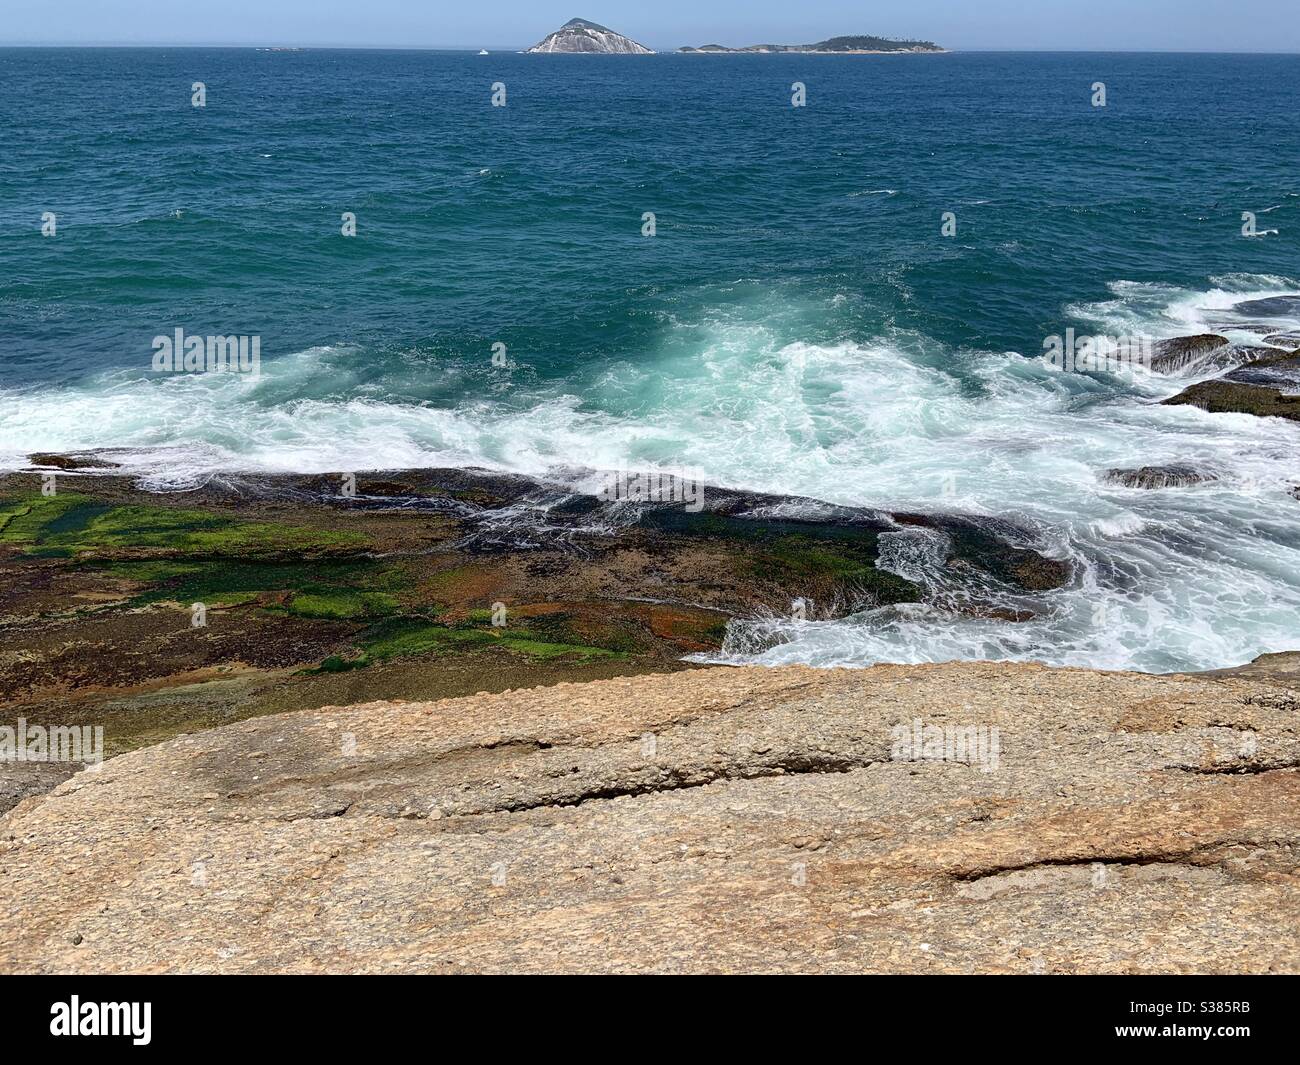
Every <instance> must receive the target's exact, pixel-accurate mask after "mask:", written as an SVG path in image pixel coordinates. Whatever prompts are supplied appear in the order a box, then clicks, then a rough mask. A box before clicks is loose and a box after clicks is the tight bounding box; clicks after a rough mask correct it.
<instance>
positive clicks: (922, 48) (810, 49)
mask: <svg viewBox="0 0 1300 1065" xmlns="http://www.w3.org/2000/svg"><path fill="white" fill-rule="evenodd" d="M678 51H679V52H691V53H695V54H700V53H704V54H708V55H718V54H726V55H739V54H768V53H774V52H806V53H811V54H813V55H887V54H890V53H894V52H945V51H947V49H946V48H940V47H939V46H938V45H937V44H935V43H934V42H933V41H894V40H890V39H889V38H887V37H873V36H871V35H869V34H866V35H858V36H848V37H831V38H828V39H827V40H824V41H818V42H817V43H816V44H751V45H749V46H747V47H745V48H727V47H725V46H723V45H721V44H705V45H701V46H700V47H698V48H679V49H678Z"/></svg>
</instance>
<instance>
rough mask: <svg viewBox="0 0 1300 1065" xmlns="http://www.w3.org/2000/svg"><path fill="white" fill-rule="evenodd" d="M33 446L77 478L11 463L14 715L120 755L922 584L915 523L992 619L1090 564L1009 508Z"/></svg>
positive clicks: (652, 667) (624, 664)
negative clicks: (190, 465)
mask: <svg viewBox="0 0 1300 1065" xmlns="http://www.w3.org/2000/svg"><path fill="white" fill-rule="evenodd" d="M82 458H83V459H85V458H89V459H96V458H98V459H99V460H100V461H104V462H112V461H113V457H112V456H111V455H108V456H83V457H82ZM37 459H39V460H40V462H37V461H35V460H37ZM33 466H35V467H37V468H39V469H54V470H57V471H59V472H58V473H57V475H56V480H57V492H56V494H55V495H53V496H45V495H42V494H41V487H42V483H43V482H42V477H41V475H40V474H39V473H31V474H22V475H11V476H9V477H7V478H4V479H0V577H3V580H0V633H3V637H4V643H3V649H0V691H2V692H3V693H4V694H3V718H2V719H0V724H3V723H5V722H12V721H13V720H15V719H17V718H18V717H23V718H24V719H25V720H28V721H30V722H32V723H33V724H40V725H71V724H78V725H91V726H94V725H99V726H102V727H103V728H104V730H105V740H106V743H107V746H108V751H109V753H110V754H116V753H120V752H122V751H125V750H130V749H133V748H136V747H139V746H142V745H147V744H150V743H156V742H158V741H160V740H162V739H165V738H167V737H168V736H171V735H175V734H176V733H177V732H181V731H191V730H194V729H202V728H211V727H214V726H217V725H221V724H226V723H229V722H231V721H236V720H240V719H242V718H246V717H252V716H258V715H262V714H268V713H275V712H279V711H288V710H299V709H310V708H312V707H316V706H322V705H328V704H331V703H333V704H343V703H349V702H357V701H361V702H365V701H372V700H374V699H376V698H385V699H436V698H442V697H446V696H456V695H467V694H472V693H474V692H478V691H482V690H489V689H490V690H501V689H504V688H518V687H531V686H535V685H539V684H547V683H555V682H557V681H561V680H594V679H599V678H602V677H612V676H618V675H629V674H640V673H646V672H663V671H671V670H681V669H687V668H691V667H690V666H689V665H688V664H687V663H686V662H684V661H683V658H684V657H685V656H687V655H691V654H694V653H700V652H710V651H717V650H718V649H719V648H721V647H722V646H723V642H724V638H725V635H726V631H727V626H728V624H729V622H731V621H732V620H733V619H745V618H756V617H770V616H772V615H774V614H780V615H786V614H788V612H789V611H790V610H791V609H792V604H793V603H794V602H795V601H796V600H798V601H800V602H801V606H802V608H803V609H806V611H807V614H808V616H810V617H816V618H823V617H837V616H842V615H844V614H847V613H850V612H853V611H856V610H860V609H863V608H864V607H875V606H887V605H891V604H898V603H912V602H920V601H924V600H925V599H926V598H927V597H928V596H930V595H932V594H934V593H933V591H932V589H930V588H928V587H923V586H922V585H921V584H919V583H917V582H914V581H912V580H909V579H906V578H904V577H901V576H899V575H897V574H896V573H894V572H891V571H890V570H888V569H886V568H882V567H881V566H879V565H877V563H878V561H879V560H880V552H881V549H882V539H881V538H882V537H884V536H890V535H897V534H898V533H899V532H900V531H903V530H910V529H916V530H918V531H919V530H921V529H925V530H926V532H927V535H930V536H932V537H933V538H934V540H935V544H936V551H937V563H936V564H937V565H938V566H939V567H940V568H941V570H942V575H943V578H944V589H945V591H944V594H945V595H947V596H948V600H949V601H950V602H956V603H957V606H958V608H961V609H967V610H969V611H970V612H972V613H979V614H980V615H981V616H995V615H993V614H992V613H991V612H993V611H997V610H1003V611H1010V612H1011V614H1012V616H1014V617H1031V616H1033V615H1032V609H1033V601H1034V597H1035V596H1037V595H1041V594H1043V593H1046V592H1050V591H1051V590H1052V589H1054V588H1056V587H1059V586H1060V585H1061V584H1063V583H1065V582H1066V581H1068V580H1070V579H1071V573H1070V570H1069V567H1068V565H1066V564H1065V563H1063V562H1061V561H1059V560H1056V559H1052V558H1049V557H1046V556H1044V555H1043V554H1041V553H1040V551H1039V550H1037V549H1036V547H1035V538H1034V534H1033V533H1032V531H1031V530H1027V529H1024V528H1020V527H1018V526H1016V525H1015V524H1013V523H1010V522H1004V521H999V520H997V519H992V518H975V517H967V516H962V515H945V514H938V515H925V514H909V515H890V514H886V513H883V512H878V511H871V510H862V509H854V508H844V507H833V506H828V505H827V504H824V503H820V502H817V501H815V500H807V499H789V498H781V497H774V496H764V495H758V494H753V493H745V492H734V491H724V490H720V489H712V488H709V487H708V486H700V487H701V490H702V495H701V498H700V499H699V500H698V503H699V505H698V506H695V505H686V504H684V503H681V502H678V503H631V502H623V503H611V502H606V501H602V500H600V499H598V498H596V497H594V496H591V495H583V494H581V493H580V492H577V491H576V490H575V489H574V488H573V486H572V484H566V483H560V482H543V481H538V480H534V479H531V478H526V477H518V476H513V475H508V474H499V473H492V472H488V471H473V470H416V471H402V470H397V471H381V472H376V473H370V474H360V475H357V477H356V479H355V484H350V483H349V484H346V489H345V483H346V479H345V478H344V477H343V476H342V475H337V476H326V475H321V476H285V477H249V476H233V475H232V476H225V477H220V478H213V479H211V480H209V481H208V482H207V483H205V484H203V485H201V486H197V487H194V488H193V489H192V490H189V491H186V492H176V493H167V494H156V493H149V492H144V491H141V490H140V489H139V488H137V487H136V486H135V485H134V483H133V482H132V480H131V479H130V478H127V477H123V476H118V475H114V474H112V473H97V474H89V473H85V474H83V473H80V472H68V471H69V470H70V467H69V466H68V465H67V464H64V463H61V462H60V456H45V455H42V456H33ZM963 589H965V590H967V592H968V594H966V595H965V596H964V597H962V595H960V594H956V593H960V592H961V591H962V590H963ZM954 590H956V593H955V592H954ZM954 595H955V598H954ZM1026 599H1027V600H1028V602H1026V601H1025V600H1026ZM996 616H1003V615H996ZM6 773H7V769H6V767H5V766H4V765H0V806H3V805H4V804H6V803H10V800H9V799H6V798H5V795H6V794H9V792H6V791H5V789H4V786H3V783H2V782H3V780H4V779H5V776H6ZM17 788H18V785H17V784H15V785H14V789H17ZM18 793H19V792H18V790H13V791H12V794H11V795H10V798H11V799H12V800H13V801H16V796H17V795H18ZM24 793H25V792H24ZM10 804H11V803H10Z"/></svg>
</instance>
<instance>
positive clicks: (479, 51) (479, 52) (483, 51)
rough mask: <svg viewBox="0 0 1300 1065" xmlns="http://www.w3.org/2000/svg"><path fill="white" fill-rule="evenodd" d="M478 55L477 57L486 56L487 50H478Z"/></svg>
mask: <svg viewBox="0 0 1300 1065" xmlns="http://www.w3.org/2000/svg"><path fill="white" fill-rule="evenodd" d="M478 54H479V55H487V54H488V50H487V49H486V48H480V49H479V50H478Z"/></svg>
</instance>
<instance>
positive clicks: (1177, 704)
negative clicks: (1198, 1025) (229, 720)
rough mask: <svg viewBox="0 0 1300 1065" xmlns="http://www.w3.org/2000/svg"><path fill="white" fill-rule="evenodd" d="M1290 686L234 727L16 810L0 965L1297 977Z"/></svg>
mask: <svg viewBox="0 0 1300 1065" xmlns="http://www.w3.org/2000/svg"><path fill="white" fill-rule="evenodd" d="M1288 661H1289V660H1288ZM1285 664H1286V663H1283V665H1285ZM1296 676H1300V674H1296V673H1295V671H1294V670H1292V669H1289V668H1287V669H1284V668H1281V667H1279V668H1276V669H1259V670H1255V671H1246V672H1242V673H1237V674H1233V673H1227V674H1220V675H1215V676H1213V677H1200V678H1194V677H1153V676H1146V675H1139V674H1119V673H1096V672H1090V671H1085V670H1052V669H1047V668H1044V667H1040V666H1036V665H1008V664H988V663H964V664H962V663H954V664H948V665H932V666H879V667H875V668H873V669H868V670H862V671H846V670H834V671H819V670H813V669H808V668H804V667H792V668H785V669H775V670H763V669H759V668H746V669H726V668H720V669H710V670H697V671H691V672H685V673H676V674H672V675H665V676H654V677H629V678H618V679H613V680H605V681H597V682H592V683H587V684H561V685H557V686H554V687H549V688H538V689H532V690H528V691H515V692H505V693H500V694H496V695H481V696H471V697H468V698H461V699H452V700H443V701H440V702H435V703H373V704H369V705H365V706H357V707H351V708H343V709H340V708H327V709H323V710H315V711H304V712H297V713H291V714H284V715H279V716H275V717H268V718H260V719H255V720H249V721H244V722H240V723H237V724H233V725H229V726H226V727H223V728H220V729H215V730H212V731H209V732H205V733H201V734H194V735H188V736H181V737H178V738H176V739H173V740H170V741H168V742H166V743H163V744H161V745H159V746H156V747H152V748H147V749H144V750H140V751H136V752H133V753H130V754H126V755H123V756H121V757H118V758H114V759H111V760H109V761H108V762H107V763H106V764H104V765H103V766H102V768H100V769H99V770H98V771H87V772H83V773H80V774H78V775H77V776H76V777H74V778H72V779H70V780H68V781H67V782H65V783H63V784H61V785H60V786H59V787H57V788H56V789H55V790H54V791H53V792H51V793H50V794H48V795H46V796H40V797H33V798H27V799H25V800H24V801H23V802H22V803H20V804H19V805H18V806H17V807H15V808H14V809H13V810H12V811H10V813H8V814H7V815H5V816H4V817H3V818H0V899H3V905H0V970H3V971H6V972H68V971H77V972H281V971H291V972H351V971H364V972H448V971H454V972H463V971H509V972H611V971H612V972H641V971H650V972H688V971H690V972H694V971H705V972H712V971H763V972H768V971H814V972H994V973H1036V972H1100V973H1111V972H1120V973H1126V972H1297V971H1300V849H1297V848H1300V693H1298V692H1297V691H1296V689H1295V688H1294V687H1293V686H1291V681H1292V678H1294V677H1296ZM935 727H938V728H939V729H940V730H942V729H945V728H946V729H948V730H949V731H948V732H946V733H944V732H942V731H940V732H938V733H935V732H934V731H933V729H934V728H935ZM993 729H996V730H997V732H996V734H995V733H994V732H993V731H992V730H993ZM918 730H919V733H918ZM953 730H965V731H961V732H955V731H953ZM972 730H974V731H972ZM918 734H919V735H921V736H922V737H925V739H924V742H923V743H922V745H921V747H920V748H919V749H918V748H916V747H914V746H913V745H912V740H913V737H914V736H915V735H918ZM955 736H963V737H965V740H964V741H963V742H962V743H961V744H957V743H955V742H954V740H953V737H955ZM935 737H939V738H938V739H937V740H934V738H935ZM945 738H946V739H947V741H948V744H947V748H946V749H945V745H944V739H945ZM932 740H934V742H931V741H932ZM927 755H938V756H939V757H938V758H931V757H926V756H927ZM945 757H947V758H950V759H951V760H941V759H942V758H945ZM913 759H915V760H913Z"/></svg>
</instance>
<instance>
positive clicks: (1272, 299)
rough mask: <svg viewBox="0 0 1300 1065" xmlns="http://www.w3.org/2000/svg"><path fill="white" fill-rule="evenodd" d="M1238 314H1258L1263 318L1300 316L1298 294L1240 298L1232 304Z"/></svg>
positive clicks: (1299, 297) (1299, 298)
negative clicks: (1248, 298)
mask: <svg viewBox="0 0 1300 1065" xmlns="http://www.w3.org/2000/svg"><path fill="white" fill-rule="evenodd" d="M1232 309H1233V310H1234V311H1236V312H1237V313H1238V314H1244V315H1258V316H1260V317H1263V318H1291V317H1293V316H1294V317H1300V295H1294V296H1291V295H1288V296H1269V297H1267V298H1265V299H1260V300H1242V301H1241V302H1240V303H1236V304H1233V307H1232Z"/></svg>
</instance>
